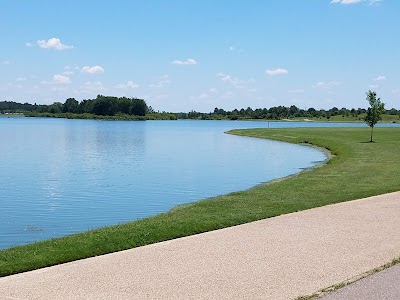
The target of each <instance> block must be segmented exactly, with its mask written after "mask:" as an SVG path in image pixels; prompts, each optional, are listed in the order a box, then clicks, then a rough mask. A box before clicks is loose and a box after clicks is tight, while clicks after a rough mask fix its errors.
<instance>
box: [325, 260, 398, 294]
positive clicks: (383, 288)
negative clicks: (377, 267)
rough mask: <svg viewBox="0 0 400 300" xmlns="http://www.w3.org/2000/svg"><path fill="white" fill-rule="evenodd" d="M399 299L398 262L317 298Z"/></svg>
mask: <svg viewBox="0 0 400 300" xmlns="http://www.w3.org/2000/svg"><path fill="white" fill-rule="evenodd" d="M360 299H362V300H376V299H379V300H399V299H400V264H398V265H396V266H394V267H391V268H389V269H386V270H383V271H382V272H379V273H376V274H373V275H371V276H368V277H366V278H364V279H361V280H360V281H357V282H355V283H353V284H351V285H349V286H346V287H344V288H342V289H340V290H337V291H336V292H332V293H330V294H327V295H326V296H324V297H321V298H319V300H360Z"/></svg>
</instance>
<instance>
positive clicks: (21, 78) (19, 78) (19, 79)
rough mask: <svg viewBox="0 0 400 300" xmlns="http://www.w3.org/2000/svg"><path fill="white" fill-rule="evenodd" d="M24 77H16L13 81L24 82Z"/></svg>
mask: <svg viewBox="0 0 400 300" xmlns="http://www.w3.org/2000/svg"><path fill="white" fill-rule="evenodd" d="M25 80H26V77H18V78H16V79H15V81H25Z"/></svg>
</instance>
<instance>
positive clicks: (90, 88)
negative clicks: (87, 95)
mask: <svg viewBox="0 0 400 300" xmlns="http://www.w3.org/2000/svg"><path fill="white" fill-rule="evenodd" d="M81 89H82V90H84V91H86V92H99V91H104V90H105V87H104V85H103V83H101V82H100V81H96V82H92V81H87V82H85V83H84V84H83V85H81Z"/></svg>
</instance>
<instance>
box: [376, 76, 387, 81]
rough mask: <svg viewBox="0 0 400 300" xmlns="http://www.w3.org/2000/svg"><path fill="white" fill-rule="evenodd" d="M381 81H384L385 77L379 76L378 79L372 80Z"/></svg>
mask: <svg viewBox="0 0 400 300" xmlns="http://www.w3.org/2000/svg"><path fill="white" fill-rule="evenodd" d="M382 80H386V76H383V75H379V76H378V77H376V78H374V81H382Z"/></svg>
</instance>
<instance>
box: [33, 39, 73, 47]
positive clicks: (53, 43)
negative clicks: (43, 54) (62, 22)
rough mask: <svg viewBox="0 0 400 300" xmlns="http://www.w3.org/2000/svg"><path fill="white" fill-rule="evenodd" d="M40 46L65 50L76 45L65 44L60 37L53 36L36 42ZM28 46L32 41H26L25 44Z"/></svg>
mask: <svg viewBox="0 0 400 300" xmlns="http://www.w3.org/2000/svg"><path fill="white" fill-rule="evenodd" d="M36 43H37V44H38V45H39V47H40V48H45V49H55V50H65V49H72V48H74V46H72V45H65V44H63V43H61V41H60V39H59V38H51V39H48V40H47V41H46V40H38V41H37V42H36ZM25 45H26V46H28V47H31V46H32V44H31V43H26V44H25Z"/></svg>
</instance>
